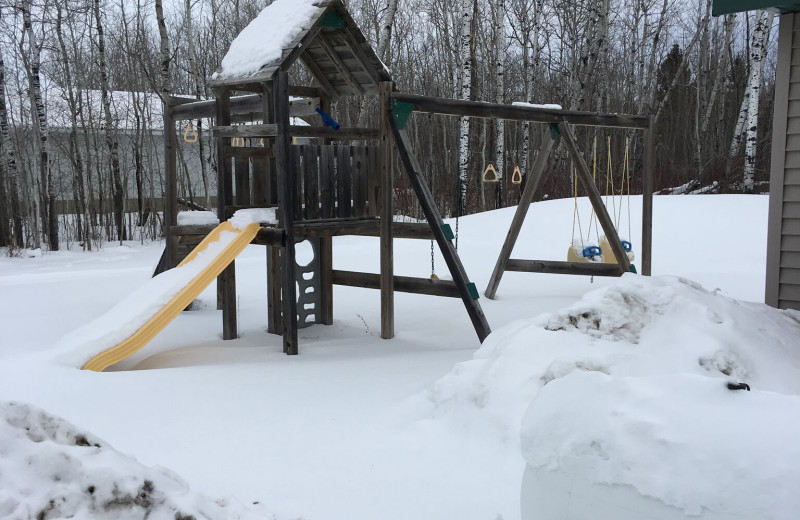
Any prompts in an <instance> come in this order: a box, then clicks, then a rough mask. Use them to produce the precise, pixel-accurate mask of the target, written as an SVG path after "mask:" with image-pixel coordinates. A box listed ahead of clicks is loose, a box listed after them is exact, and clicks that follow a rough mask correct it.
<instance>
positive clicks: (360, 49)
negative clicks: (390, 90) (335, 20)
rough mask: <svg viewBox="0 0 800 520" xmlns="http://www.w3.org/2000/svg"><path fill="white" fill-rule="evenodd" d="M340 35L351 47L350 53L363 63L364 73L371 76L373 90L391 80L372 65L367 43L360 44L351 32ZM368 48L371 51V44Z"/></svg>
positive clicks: (340, 32) (340, 33)
mask: <svg viewBox="0 0 800 520" xmlns="http://www.w3.org/2000/svg"><path fill="white" fill-rule="evenodd" d="M347 17H349V15H347ZM338 35H339V36H340V37H341V39H342V41H343V43H344V44H345V45H346V46H347V47H349V49H350V52H352V53H353V57H354V58H355V59H357V60H358V61H359V62H360V63H361V68H362V69H364V71H365V72H366V73H367V74H368V75H369V77H370V80H371V82H372V85H373V88H377V86H378V84H379V83H380V82H381V81H386V80H389V79H391V78H388V77H386V76H387V75H386V74H384V77H381V74H380V73H379V72H378V70H376V67H375V66H374V65H372V66H371V65H370V58H369V56H368V55H367V52H366V51H365V49H364V46H363V44H364V43H365V42H359V41H358V40H356V39H355V37H354V36H353V33H351V32H350V31H339V32H338ZM366 47H367V49H370V51H371V48H370V46H369V44H367V45H366ZM382 70H383V68H381V71H382Z"/></svg>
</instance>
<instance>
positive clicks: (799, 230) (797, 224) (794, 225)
mask: <svg viewBox="0 0 800 520" xmlns="http://www.w3.org/2000/svg"><path fill="white" fill-rule="evenodd" d="M780 231H781V233H782V234H784V235H800V218H783V219H781V229H780Z"/></svg>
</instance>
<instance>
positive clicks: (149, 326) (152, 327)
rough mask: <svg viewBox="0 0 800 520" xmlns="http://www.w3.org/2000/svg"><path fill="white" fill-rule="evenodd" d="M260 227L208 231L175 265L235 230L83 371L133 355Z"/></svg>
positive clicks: (227, 224)
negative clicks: (159, 305) (161, 303)
mask: <svg viewBox="0 0 800 520" xmlns="http://www.w3.org/2000/svg"><path fill="white" fill-rule="evenodd" d="M260 228H261V226H259V225H258V224H256V223H251V224H248V225H247V226H246V227H245V228H244V229H236V228H235V227H233V226H232V225H231V223H230V222H227V221H226V222H223V223H222V224H220V225H219V226H217V227H216V228H214V230H213V231H212V232H211V233H209V234H208V236H207V237H206V238H204V239H203V241H202V242H200V243H199V244H198V245H197V247H195V248H194V250H193V251H192V252H191V253H189V255H188V256H187V257H186V258H185V259H184V260H183V262H181V263H180V264H179V265H178V267H181V266H183V265H186V264H188V263H189V262H192V261H194V260H195V258H197V255H198V253H200V252H201V251H203V250H205V249H206V248H207V247H208V245H209V244H211V243H213V242H216V241H218V240H219V237H220V234H221V233H222V232H223V231H230V232H232V233H236V237H235V238H234V239H233V240H232V241H231V242H230V243H229V244H228V245H226V246H225V248H224V249H222V251H220V253H219V254H218V255H217V256H216V257H215V258H214V260H213V261H212V262H210V263H209V264H208V265H207V266H206V267H205V268H204V269H203V270H202V271H200V273H198V274H197V275H196V276H195V277H194V278H192V280H191V281H190V282H189V283H188V284H187V285H186V286H185V287H184V288H183V289H181V290H180V292H178V294H176V295H175V296H174V297H173V298H172V299H171V300H170V301H169V302H167V303H166V304H165V305H164V307H162V308H161V310H159V311H158V313H157V314H156V315H155V316H153V317H152V318H150V319H149V320H148V321H147V322H146V323H145V324H144V325H142V326H141V327H139V329H138V330H137V331H136V332H134V333H133V334H131V336H130V337H128V338H127V339H126V340H124V341H122V342H121V343H119V344H118V345H116V346H114V347H111V348H109V349H108V350H105V351H103V352H101V353H100V354H97V355H96V356H94V357H93V358H92V359H90V360H89V361H87V362H86V364H84V365H83V367H81V368H82V369H83V370H94V371H97V372H102V371H103V370H105V369H106V368H107V367H109V366H111V365H113V364H114V363H117V362H119V361H122V360H123V359H125V358H127V357H129V356H131V355H133V354H134V353H136V352H137V351H139V350H140V349H141V348H142V347H144V346H145V345H147V343H148V342H149V341H150V340H151V339H153V338H154V337H155V336H156V334H158V333H159V332H161V331H162V330H163V329H164V327H166V326H167V324H169V322H171V321H172V320H174V319H175V317H176V316H177V315H178V314H180V313H181V311H183V309H185V308H186V306H187V305H189V304H190V303H191V302H192V300H194V298H196V297H197V296H198V295H199V294H200V293H201V292H203V290H204V289H205V288H206V287H208V286H209V284H211V282H212V281H213V280H214V279H215V278H216V277H217V276H219V274H220V273H221V272H222V271H223V270H225V268H226V267H227V266H228V264H230V263H231V262H233V260H234V259H235V258H236V257H237V256H238V255H239V253H241V252H242V251H244V248H245V247H247V245H248V244H249V243H250V242H251V241H252V240H253V238H254V237H255V236H256V234H257V233H258V230H259V229H260Z"/></svg>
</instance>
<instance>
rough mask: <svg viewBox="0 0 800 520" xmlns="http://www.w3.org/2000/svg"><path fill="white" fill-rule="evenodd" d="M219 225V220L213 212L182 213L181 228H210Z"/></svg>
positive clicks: (179, 223)
mask: <svg viewBox="0 0 800 520" xmlns="http://www.w3.org/2000/svg"><path fill="white" fill-rule="evenodd" d="M217 224H219V218H218V217H217V214H216V213H214V212H213V211H180V212H178V225H179V226H208V225H214V226H216V225H217Z"/></svg>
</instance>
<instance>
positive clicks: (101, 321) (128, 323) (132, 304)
mask: <svg viewBox="0 0 800 520" xmlns="http://www.w3.org/2000/svg"><path fill="white" fill-rule="evenodd" d="M236 236H237V235H236V233H232V232H230V231H223V232H222V233H220V235H219V240H217V241H215V242H211V243H209V244H208V246H207V247H206V249H204V250H203V251H201V252H200V253H199V254H198V255H197V257H196V258H195V259H194V260H192V261H191V262H188V263H186V264H184V265H182V266H180V267H176V268H175V269H170V270H169V271H166V272H164V273H161V274H159V275H158V276H155V277H153V278H150V279H149V280H147V281H146V282H145V283H143V284H142V285H141V286H140V287H139V288H138V289H137V290H136V291H134V292H133V293H131V294H130V295H129V296H127V297H125V298H124V299H122V300H121V301H119V302H118V303H117V304H116V305H114V306H113V307H112V308H111V309H109V310H108V311H107V312H106V313H105V314H103V315H102V316H100V317H99V318H97V319H95V320H93V321H91V322H89V323H87V324H86V325H84V326H82V327H80V328H78V329H76V330H74V331H72V332H70V333H68V334H66V335H65V336H64V337H63V338H62V339H61V340H60V341H59V342H57V343H56V344H55V346H54V348H53V351H54V352H56V353H57V354H56V358H57V359H58V361H59V362H61V363H63V364H65V365H67V366H74V367H81V366H83V365H84V364H85V363H86V362H87V361H89V360H90V359H91V358H92V357H94V356H95V355H96V354H99V353H100V352H103V351H104V350H107V349H109V348H111V347H114V346H116V345H117V344H119V343H121V342H122V341H124V340H125V339H127V338H128V337H130V336H131V335H132V334H133V333H134V332H136V331H137V330H138V329H140V328H141V327H142V325H144V324H145V323H147V321H148V320H150V318H152V317H153V316H155V315H156V313H158V312H159V311H160V310H161V309H162V308H163V307H164V305H166V304H167V303H168V302H169V301H170V300H172V299H173V298H174V297H175V296H176V295H177V294H178V293H179V292H180V291H181V289H183V288H184V287H186V286H187V285H188V284H189V282H190V281H192V280H193V279H194V278H195V277H196V276H197V275H198V274H200V272H201V271H203V269H205V268H206V267H208V265H209V264H211V262H213V261H214V259H215V258H216V257H217V256H219V254H220V253H221V252H222V250H223V249H225V247H226V246H227V245H228V244H230V243H231V242H232V241H233V239H234V238H236Z"/></svg>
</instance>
